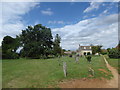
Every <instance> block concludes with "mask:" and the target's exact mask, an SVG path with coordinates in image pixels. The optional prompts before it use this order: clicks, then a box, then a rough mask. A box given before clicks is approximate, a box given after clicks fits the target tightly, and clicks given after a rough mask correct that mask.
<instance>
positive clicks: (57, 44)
mask: <svg viewBox="0 0 120 90" xmlns="http://www.w3.org/2000/svg"><path fill="white" fill-rule="evenodd" d="M60 41H61V38H60V36H59V34H56V36H55V40H54V43H53V49H54V54H55V55H56V56H59V55H61V50H62V49H61V47H60Z"/></svg>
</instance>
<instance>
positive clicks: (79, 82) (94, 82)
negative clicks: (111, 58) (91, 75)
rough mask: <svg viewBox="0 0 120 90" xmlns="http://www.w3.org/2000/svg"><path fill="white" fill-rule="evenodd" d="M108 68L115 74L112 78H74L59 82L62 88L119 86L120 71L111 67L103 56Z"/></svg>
mask: <svg viewBox="0 0 120 90" xmlns="http://www.w3.org/2000/svg"><path fill="white" fill-rule="evenodd" d="M103 58H104V60H105V63H106V66H107V68H108V69H109V70H110V71H111V73H112V74H113V78H112V79H111V80H107V79H104V78H103V79H102V80H99V79H86V78H83V79H73V80H70V81H64V82H61V83H60V84H59V87H61V88H118V72H117V70H116V69H115V68H113V67H111V66H110V65H109V64H108V62H107V60H106V58H105V57H104V56H103Z"/></svg>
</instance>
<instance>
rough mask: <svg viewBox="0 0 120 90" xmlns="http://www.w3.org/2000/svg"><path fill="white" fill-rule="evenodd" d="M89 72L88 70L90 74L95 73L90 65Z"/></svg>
mask: <svg viewBox="0 0 120 90" xmlns="http://www.w3.org/2000/svg"><path fill="white" fill-rule="evenodd" d="M89 72H90V74H91V75H92V76H94V75H95V74H94V70H93V69H92V68H91V67H89Z"/></svg>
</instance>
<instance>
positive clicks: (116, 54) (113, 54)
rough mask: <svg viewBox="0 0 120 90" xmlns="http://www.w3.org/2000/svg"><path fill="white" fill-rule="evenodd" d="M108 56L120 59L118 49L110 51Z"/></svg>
mask: <svg viewBox="0 0 120 90" xmlns="http://www.w3.org/2000/svg"><path fill="white" fill-rule="evenodd" d="M108 56H109V57H110V58H120V51H119V50H118V49H117V48H112V49H109V51H108Z"/></svg>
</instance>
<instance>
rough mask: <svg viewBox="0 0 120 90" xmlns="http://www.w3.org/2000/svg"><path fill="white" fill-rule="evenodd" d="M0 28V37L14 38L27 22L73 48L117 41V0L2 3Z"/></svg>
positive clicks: (108, 44) (65, 46) (63, 44)
mask: <svg viewBox="0 0 120 90" xmlns="http://www.w3.org/2000/svg"><path fill="white" fill-rule="evenodd" d="M1 23H2V24H3V28H2V29H1V30H2V31H1V32H2V35H1V36H0V42H1V41H2V39H3V37H4V36H6V35H10V36H13V37H15V36H16V35H18V34H20V33H21V30H22V29H25V28H26V27H27V26H28V25H32V26H33V25H36V24H42V25H44V26H47V27H50V28H51V31H52V34H53V37H55V35H56V34H57V33H58V34H59V35H60V36H61V39H62V41H61V46H62V48H65V49H70V50H76V49H77V48H78V45H79V44H81V45H90V44H94V45H97V44H101V45H103V46H104V48H109V47H115V46H116V45H117V43H118V36H117V35H118V28H117V27H118V26H117V23H118V3H117V2H24V3H21V2H17V3H13V2H11V3H10V2H4V3H2V22H1Z"/></svg>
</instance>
